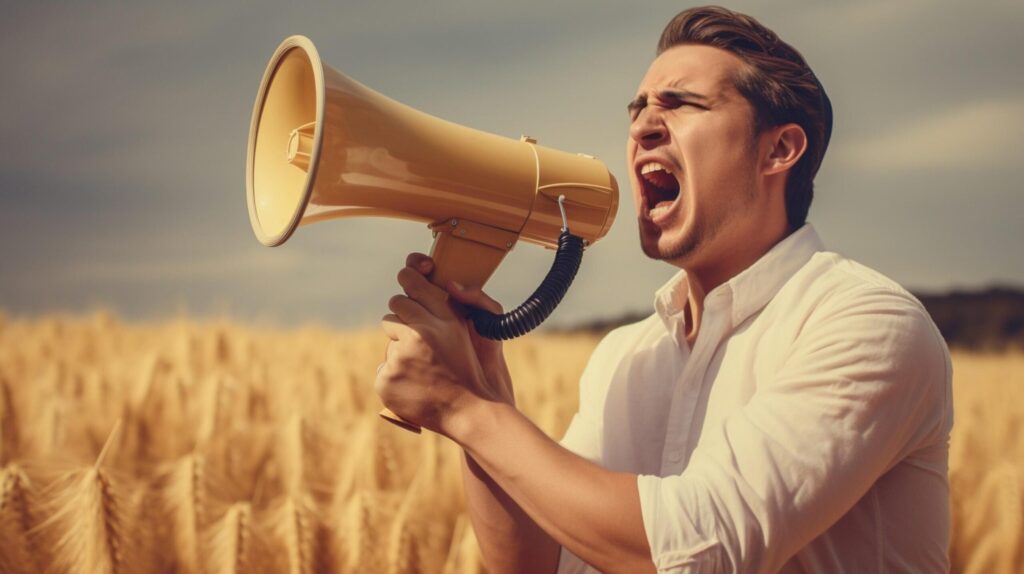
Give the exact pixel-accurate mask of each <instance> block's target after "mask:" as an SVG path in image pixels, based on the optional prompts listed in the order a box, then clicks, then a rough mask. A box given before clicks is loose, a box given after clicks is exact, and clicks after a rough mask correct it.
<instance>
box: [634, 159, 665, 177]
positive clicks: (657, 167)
mask: <svg viewBox="0 0 1024 574" xmlns="http://www.w3.org/2000/svg"><path fill="white" fill-rule="evenodd" d="M652 171H664V172H665V173H672V170H670V169H669V168H667V167H665V166H663V165H661V164H660V163H658V162H656V161H652V162H651V163H646V164H644V165H643V167H641V168H640V174H641V175H643V174H647V173H651V172H652Z"/></svg>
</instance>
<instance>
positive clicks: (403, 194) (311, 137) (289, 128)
mask: <svg viewBox="0 0 1024 574" xmlns="http://www.w3.org/2000/svg"><path fill="white" fill-rule="evenodd" d="M246 187H247V197H248V206H249V217H250V221H251V222H252V227H253V230H254V231H255V233H256V237H257V238H258V239H259V240H260V241H261V242H262V243H264V244H265V245H270V246H274V245H279V244H281V243H283V242H284V241H286V240H287V239H288V238H289V237H290V236H291V234H292V233H293V232H294V230H295V229H296V228H297V227H299V226H302V225H307V224H310V223H314V222H319V221H325V220H329V219H337V218H345V217H362V216H379V217H393V218H399V219H407V220H413V221H420V222H425V223H428V224H431V228H432V230H433V231H434V233H435V243H434V247H433V249H432V250H431V251H432V252H431V255H432V257H433V258H434V260H435V266H436V271H435V272H434V274H433V275H432V277H431V279H432V280H433V281H434V282H435V283H437V284H441V285H443V284H444V283H445V282H446V281H447V280H451V279H453V280H456V281H459V282H460V283H462V284H463V285H465V286H466V287H481V286H483V285H484V283H486V281H487V279H488V278H489V277H490V276H491V274H492V273H493V271H494V269H495V268H496V267H497V266H498V264H499V263H500V262H501V260H502V258H503V257H504V255H505V254H506V253H507V252H508V251H509V250H510V249H511V248H512V246H513V245H515V243H516V242H517V241H518V240H519V239H523V240H525V241H528V242H531V243H536V244H540V245H544V246H547V247H555V246H556V245H557V243H558V238H559V233H560V230H561V228H562V226H563V220H562V216H561V212H560V210H559V205H558V197H559V196H564V197H565V205H564V210H565V213H566V217H567V221H568V224H569V228H570V229H571V230H572V232H573V234H575V235H578V236H580V237H582V238H583V239H584V240H585V241H586V242H588V243H593V242H594V241H597V240H598V239H599V238H601V237H603V236H604V235H605V234H606V233H607V232H608V229H609V228H610V227H611V225H612V222H613V221H614V218H615V211H616V207H617V204H618V188H617V185H616V182H615V179H614V177H613V176H612V175H611V173H609V172H608V170H607V168H606V167H605V166H604V164H602V163H601V162H600V161H598V160H596V159H594V158H592V157H589V156H585V155H582V154H571V153H566V152H563V151H559V150H554V149H551V148H546V147H543V146H538V145H536V144H535V142H534V141H533V140H531V139H529V138H525V137H524V138H521V139H519V140H515V139H511V138H506V137H501V136H497V135H493V134H489V133H485V132H482V131H478V130H475V129H472V128H468V127H464V126H460V125H458V124H454V123H452V122H448V121H445V120H441V119H438V118H435V117H432V116H430V115H428V114H425V113H423V112H420V111H418V110H415V109H413V108H411V107H409V106H406V105H403V104H401V103H398V102H396V101H394V100H392V99H390V98H387V97H385V96H383V95H381V94H379V93H377V92H374V91H373V90H371V89H369V88H367V87H366V86H363V85H362V84H360V83H358V82H356V81H354V80H352V79H350V78H348V77H347V76H345V75H344V74H342V73H341V72H338V71H337V70H334V69H333V68H331V67H330V66H327V65H324V64H323V63H322V62H321V60H320V57H319V55H318V54H317V51H316V48H315V47H314V46H313V43H312V42H311V41H310V40H309V39H307V38H304V37H302V36H292V37H290V38H288V39H286V40H285V41H284V42H283V43H282V44H281V45H280V46H279V47H278V49H277V51H276V52H275V54H274V56H273V57H272V58H271V60H270V63H269V64H268V66H267V70H266V72H265V73H264V76H263V81H262V83H261V85H260V89H259V95H258V96H257V100H256V106H255V108H254V110H253V116H252V124H251V127H250V132H249V149H248V165H247V170H246Z"/></svg>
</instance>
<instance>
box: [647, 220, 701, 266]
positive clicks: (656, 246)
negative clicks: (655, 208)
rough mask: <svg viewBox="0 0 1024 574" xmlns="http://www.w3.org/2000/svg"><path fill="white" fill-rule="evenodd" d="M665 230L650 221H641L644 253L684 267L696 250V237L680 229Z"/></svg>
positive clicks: (652, 257)
mask: <svg viewBox="0 0 1024 574" xmlns="http://www.w3.org/2000/svg"><path fill="white" fill-rule="evenodd" d="M673 231H675V230H669V231H668V232H665V231H663V230H661V229H659V228H658V227H656V226H654V225H653V224H651V222H649V221H643V220H641V221H640V248H641V249H642V250H643V252H644V255H646V256H647V257H650V258H651V259H656V260H658V261H666V262H669V263H672V264H673V265H676V266H677V267H682V266H684V265H685V263H686V262H687V261H688V260H690V259H691V258H692V256H693V254H694V252H695V251H696V248H697V244H698V243H699V242H698V241H696V238H695V237H694V236H693V234H689V233H685V230H680V231H678V232H676V233H673Z"/></svg>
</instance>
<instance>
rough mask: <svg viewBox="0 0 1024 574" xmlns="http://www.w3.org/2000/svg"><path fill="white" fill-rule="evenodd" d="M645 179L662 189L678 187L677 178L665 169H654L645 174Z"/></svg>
mask: <svg viewBox="0 0 1024 574" xmlns="http://www.w3.org/2000/svg"><path fill="white" fill-rule="evenodd" d="M644 179H646V180H647V181H649V182H650V183H651V184H653V185H654V186H656V187H659V188H661V189H673V188H675V187H676V178H674V177H672V176H671V175H669V173H668V172H666V171H663V170H658V171H652V172H650V173H645V174H644Z"/></svg>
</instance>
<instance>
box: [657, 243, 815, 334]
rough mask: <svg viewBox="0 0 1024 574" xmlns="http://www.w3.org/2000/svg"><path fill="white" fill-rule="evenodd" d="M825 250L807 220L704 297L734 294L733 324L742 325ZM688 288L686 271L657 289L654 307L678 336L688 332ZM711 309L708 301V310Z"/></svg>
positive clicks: (662, 319) (706, 299)
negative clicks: (720, 292)
mask: <svg viewBox="0 0 1024 574" xmlns="http://www.w3.org/2000/svg"><path fill="white" fill-rule="evenodd" d="M824 250H825V245H824V244H823V243H822V241H821V238H820V237H818V234H817V232H816V231H815V230H814V227H813V226H812V225H811V224H810V223H805V224H804V225H803V227H801V228H800V229H798V230H796V231H794V232H793V233H791V234H790V235H789V236H788V237H786V238H785V239H783V240H782V241H780V242H778V243H777V244H775V246H774V247H772V248H771V249H769V250H768V252H767V253H765V254H764V255H762V256H761V258H760V259H758V260H757V261H755V262H754V264H753V265H751V266H750V267H747V268H746V269H744V270H743V271H741V272H739V273H738V274H736V276H735V277H733V278H732V279H730V280H729V281H727V282H725V283H723V284H722V285H719V286H718V287H716V288H715V289H712V291H711V292H710V293H708V295H707V298H705V301H709V300H711V299H712V298H713V297H714V298H717V297H721V296H722V295H719V294H718V292H719V291H724V292H725V293H724V295H731V302H732V310H731V315H732V317H731V319H732V324H733V325H739V324H740V323H742V322H743V321H745V320H746V319H747V318H748V317H750V316H751V315H753V314H754V313H756V312H757V311H759V310H761V309H762V308H763V307H764V306H765V305H767V304H768V302H769V301H771V300H772V297H774V296H775V294H776V293H778V292H779V289H781V288H782V286H783V285H784V284H785V283H786V281H788V280H789V278H790V277H792V276H793V274H794V273H796V272H797V271H798V270H799V269H800V268H801V267H803V266H804V264H805V263H807V262H808V261H809V260H810V259H811V257H812V256H813V255H814V254H815V253H817V252H819V251H824ZM689 292H690V290H689V284H688V283H687V281H686V272H685V271H679V272H678V273H676V274H675V275H674V276H673V277H672V278H671V279H669V280H668V282H666V283H665V284H664V285H662V286H661V287H660V288H659V289H658V290H657V292H655V296H654V310H655V312H657V314H658V316H659V317H660V318H661V321H662V322H663V323H664V324H665V328H666V329H667V330H668V331H669V332H670V333H672V335H673V336H674V337H676V338H677V339H680V338H681V336H682V334H683V333H685V332H686V321H685V320H684V315H683V308H684V307H685V306H686V300H687V297H688V296H689ZM708 309H709V307H708V305H707V304H706V305H705V312H707V310H708ZM677 335H678V336H677Z"/></svg>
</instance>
